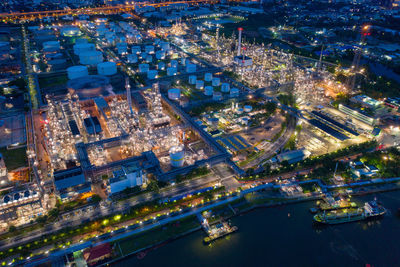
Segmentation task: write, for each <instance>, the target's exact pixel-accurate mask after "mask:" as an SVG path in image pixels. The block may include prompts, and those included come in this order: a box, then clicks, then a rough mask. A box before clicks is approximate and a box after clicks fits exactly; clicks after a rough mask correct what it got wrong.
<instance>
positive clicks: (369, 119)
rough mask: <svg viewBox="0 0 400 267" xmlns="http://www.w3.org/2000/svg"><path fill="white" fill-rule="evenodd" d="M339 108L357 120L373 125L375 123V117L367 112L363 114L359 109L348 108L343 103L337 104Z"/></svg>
mask: <svg viewBox="0 0 400 267" xmlns="http://www.w3.org/2000/svg"><path fill="white" fill-rule="evenodd" d="M339 110H340V111H341V112H343V113H345V114H346V115H349V116H351V117H353V118H355V119H357V120H359V121H362V122H364V123H366V124H368V125H371V126H374V125H375V124H376V120H375V118H373V117H371V116H369V115H367V114H364V113H363V112H362V111H360V110H357V109H353V108H350V107H348V106H346V105H343V104H339Z"/></svg>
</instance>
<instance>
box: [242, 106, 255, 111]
mask: <svg viewBox="0 0 400 267" xmlns="http://www.w3.org/2000/svg"><path fill="white" fill-rule="evenodd" d="M243 110H244V112H251V111H252V110H253V107H252V106H250V105H245V106H244V107H243Z"/></svg>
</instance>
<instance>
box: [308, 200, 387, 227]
mask: <svg viewBox="0 0 400 267" xmlns="http://www.w3.org/2000/svg"><path fill="white" fill-rule="evenodd" d="M385 213H386V209H385V208H384V207H382V206H381V205H379V204H378V203H377V202H376V201H369V202H366V203H365V204H364V206H363V207H361V208H349V209H338V210H332V211H328V212H326V211H324V212H320V213H318V214H316V215H315V216H314V221H316V222H318V223H323V224H340V223H347V222H355V221H361V220H365V219H368V218H373V217H377V216H382V215H384V214H385Z"/></svg>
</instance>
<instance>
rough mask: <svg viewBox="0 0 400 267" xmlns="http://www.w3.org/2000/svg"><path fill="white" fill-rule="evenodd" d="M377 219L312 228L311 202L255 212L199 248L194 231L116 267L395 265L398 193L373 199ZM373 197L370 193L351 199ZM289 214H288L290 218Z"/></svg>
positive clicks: (399, 235)
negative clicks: (378, 206) (379, 206)
mask: <svg viewBox="0 0 400 267" xmlns="http://www.w3.org/2000/svg"><path fill="white" fill-rule="evenodd" d="M377 197H378V199H379V200H380V201H381V202H382V203H383V205H384V206H385V207H386V208H387V209H388V214H387V215H386V216H385V217H384V218H382V219H378V220H372V221H363V222H354V223H347V224H342V225H335V226H327V227H315V226H313V224H312V214H310V213H309V208H310V207H312V206H314V204H315V203H314V202H307V203H300V204H293V205H287V206H283V207H275V208H265V209H258V210H255V211H252V212H249V213H247V214H244V215H242V216H238V217H235V218H233V219H232V220H231V221H232V224H233V225H237V226H238V227H239V231H238V232H237V233H234V234H232V235H230V236H228V237H225V238H223V239H220V240H217V241H216V242H214V243H212V245H210V246H205V245H203V242H202V240H203V238H204V237H205V234H204V232H202V231H198V232H196V233H193V234H190V235H188V236H186V237H183V238H181V239H178V240H176V241H173V242H171V243H169V244H166V245H164V246H163V247H160V248H158V249H156V250H153V251H150V252H148V253H147V255H146V256H145V257H144V258H143V259H141V260H139V259H138V258H137V257H136V256H132V257H128V258H125V259H124V260H122V261H120V262H118V263H117V264H116V265H117V266H246V265H247V266H365V265H366V264H371V265H373V266H375V267H377V266H400V218H399V217H398V216H397V209H398V208H400V191H393V192H387V193H382V194H379V195H377ZM371 199H373V195H368V196H365V197H361V198H357V199H354V200H356V201H357V202H361V201H367V200H371ZM289 214H290V216H289Z"/></svg>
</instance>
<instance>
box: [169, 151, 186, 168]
mask: <svg viewBox="0 0 400 267" xmlns="http://www.w3.org/2000/svg"><path fill="white" fill-rule="evenodd" d="M169 158H170V160H171V166H172V167H182V166H183V163H184V159H185V150H184V148H183V146H173V147H171V148H170V150H169Z"/></svg>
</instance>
